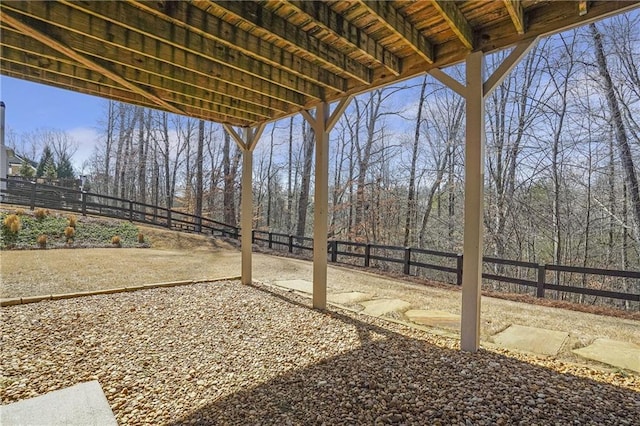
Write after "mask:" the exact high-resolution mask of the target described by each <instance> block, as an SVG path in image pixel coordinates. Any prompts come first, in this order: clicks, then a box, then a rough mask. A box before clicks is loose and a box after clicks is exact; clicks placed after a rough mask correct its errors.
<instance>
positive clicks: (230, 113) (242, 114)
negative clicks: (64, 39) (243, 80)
mask: <svg viewBox="0 0 640 426" xmlns="http://www.w3.org/2000/svg"><path fill="white" fill-rule="evenodd" d="M5 34H6V33H3V36H4V35H5ZM6 41H7V40H6V38H5V37H3V39H2V48H1V51H2V58H3V59H4V60H6V61H9V62H13V63H16V64H20V65H24V66H27V67H31V68H34V69H42V70H47V71H51V72H53V73H55V74H57V75H61V76H69V77H73V78H80V79H81V80H84V81H87V82H99V83H100V84H104V85H106V86H108V87H112V88H121V86H120V85H119V84H117V83H115V82H113V81H112V80H106V78H105V77H103V76H102V75H100V74H97V73H96V72H95V71H92V70H90V69H88V68H86V67H83V66H80V65H76V64H73V63H70V62H66V61H64V60H60V59H57V58H55V59H52V58H54V56H52V55H42V56H41V55H40V54H39V53H36V54H34V52H33V51H29V52H26V51H24V50H21V49H19V48H14V47H13V46H9V45H7V44H6ZM121 75H123V76H126V77H127V78H129V77H131V80H130V81H132V82H134V83H136V84H142V85H145V84H147V80H145V78H149V79H151V80H153V79H157V78H158V77H155V76H149V75H146V76H144V75H142V73H138V72H133V71H132V70H130V69H128V68H124V67H123V69H122V73H121ZM152 84H153V81H149V87H153V86H152ZM156 91H157V93H158V94H159V95H161V96H162V97H163V99H168V100H170V101H171V102H172V103H174V104H176V105H179V106H180V108H181V109H182V110H183V111H182V114H186V115H192V112H193V111H210V112H212V113H215V114H216V115H218V116H220V117H226V119H227V120H229V119H234V120H242V121H244V122H258V121H263V120H265V119H269V118H271V117H272V116H273V114H270V115H259V114H254V113H248V112H246V111H240V110H238V109H235V108H232V107H229V106H227V105H226V104H221V103H215V102H211V101H210V100H206V99H199V98H197V99H196V98H195V97H193V96H189V93H183V92H180V91H169V90H167V89H164V88H162V87H159V88H157V89H156ZM155 108H158V106H157V105H156V106H155ZM189 111H192V112H189Z"/></svg>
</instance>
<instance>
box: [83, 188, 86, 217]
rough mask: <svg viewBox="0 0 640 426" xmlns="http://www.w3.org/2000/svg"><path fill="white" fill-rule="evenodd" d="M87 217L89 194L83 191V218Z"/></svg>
mask: <svg viewBox="0 0 640 426" xmlns="http://www.w3.org/2000/svg"><path fill="white" fill-rule="evenodd" d="M86 215H87V193H86V192H85V191H82V216H86Z"/></svg>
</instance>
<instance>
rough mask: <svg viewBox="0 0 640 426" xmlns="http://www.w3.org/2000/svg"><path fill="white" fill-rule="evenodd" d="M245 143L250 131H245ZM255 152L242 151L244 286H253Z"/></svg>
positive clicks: (241, 219) (241, 223) (241, 222)
mask: <svg viewBox="0 0 640 426" xmlns="http://www.w3.org/2000/svg"><path fill="white" fill-rule="evenodd" d="M243 137H244V139H245V141H246V140H247V137H248V129H244V132H243ZM252 227H253V151H251V150H248V149H244V150H243V151H242V200H241V206H240V229H241V232H242V243H241V244H242V274H241V275H242V284H251V282H252V276H251V244H252V241H251V239H252V236H253V232H251V228H252Z"/></svg>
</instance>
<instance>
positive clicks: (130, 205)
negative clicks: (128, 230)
mask: <svg viewBox="0 0 640 426" xmlns="http://www.w3.org/2000/svg"><path fill="white" fill-rule="evenodd" d="M129 221H130V222H133V201H131V200H129Z"/></svg>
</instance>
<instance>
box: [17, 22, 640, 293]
mask: <svg viewBox="0 0 640 426" xmlns="http://www.w3.org/2000/svg"><path fill="white" fill-rule="evenodd" d="M639 28H640V16H639V14H638V13H628V14H625V15H621V16H618V17H615V18H611V19H609V20H606V21H603V22H601V23H598V24H597V25H591V26H588V27H584V28H581V29H578V30H574V31H571V32H566V33H563V34H559V35H556V36H553V37H551V38H547V39H543V40H541V41H540V43H539V44H538V45H537V46H536V47H535V48H534V49H532V51H531V52H530V53H529V54H528V56H527V57H526V59H525V60H523V61H522V63H521V64H520V65H518V66H517V67H516V68H515V70H514V71H513V72H512V73H511V74H510V76H509V77H508V78H506V79H505V81H504V82H503V83H502V84H501V85H500V86H499V87H498V89H497V90H495V91H494V92H493V93H492V94H491V95H490V96H489V97H488V99H487V100H486V114H487V122H488V125H487V129H486V136H487V144H486V172H487V173H486V182H485V184H486V187H485V191H486V193H485V211H484V224H485V229H486V237H485V238H486V241H485V253H486V254H487V255H490V256H494V257H497V258H504V259H514V260H523V261H527V262H534V263H555V264H563V265H575V266H583V267H594V268H610V269H620V270H629V269H631V270H633V269H635V270H637V269H639V268H640V195H639V190H638V174H639V171H638V164H640V120H639V119H638V117H639V116H640V74H639V73H638V69H639V67H640V31H638V29H639ZM605 52H606V53H605ZM505 54H506V53H504V52H503V53H497V54H495V55H491V56H488V57H487V63H488V66H489V67H491V66H492V63H497V62H498V59H499V57H501V56H504V55H505ZM587 58H588V59H587ZM590 64H597V66H593V65H590ZM447 72H448V73H450V74H451V75H452V76H454V77H455V78H457V79H458V80H461V81H462V80H463V79H464V72H463V68H462V66H458V67H452V68H449V69H448V70H447ZM270 126H271V127H270V128H269V127H268V128H267V130H266V131H265V132H264V134H263V136H262V139H261V141H260V142H259V144H258V147H257V148H256V152H255V158H254V188H253V191H254V202H255V203H254V228H255V229H263V230H271V231H274V232H282V233H285V234H295V235H309V234H310V231H311V227H312V223H311V222H312V213H313V191H312V188H313V186H312V185H311V182H312V180H313V173H312V170H313V162H314V161H313V155H314V150H313V147H314V137H313V132H312V130H311V129H310V128H309V127H308V125H306V124H305V123H304V120H303V119H302V117H300V116H296V117H292V118H288V119H284V120H281V121H278V122H276V123H274V124H272V125H270ZM100 127H101V134H102V139H101V141H100V144H99V146H98V149H97V150H96V152H95V155H94V156H93V158H92V160H91V162H90V164H89V165H88V169H87V170H88V176H89V185H90V188H91V191H93V192H98V193H104V194H109V195H113V196H118V197H121V198H129V199H132V200H135V201H140V202H142V203H149V204H156V205H163V206H166V207H167V208H177V209H182V210H184V211H185V212H189V213H194V214H199V213H200V211H202V213H203V215H205V216H210V217H211V218H212V219H215V220H220V221H223V222H225V223H228V224H231V225H236V224H237V222H238V215H239V208H238V206H239V202H240V188H239V176H240V168H241V161H240V159H241V153H240V152H239V150H238V149H237V147H236V146H235V144H234V143H232V141H231V139H230V137H229V136H228V135H227V134H226V133H225V132H224V131H223V130H222V127H221V126H219V125H217V124H213V123H209V122H203V121H198V120H195V119H189V118H186V117H183V116H178V115H173V114H170V113H166V112H159V111H155V110H150V109H146V108H142V107H138V106H132V105H128V104H123V103H117V102H113V101H108V102H106V107H105V115H104V120H103V122H101V123H100ZM14 139H15V140H14V141H13V145H14V147H15V148H16V150H17V152H20V153H22V154H25V155H27V156H29V155H28V154H31V153H34V154H35V153H36V152H41V150H42V149H43V148H44V143H42V141H40V142H38V141H28V140H24V139H20V138H19V137H17V136H15V135H14ZM8 142H9V144H11V142H12V141H11V140H9V141H8ZM38 143H39V145H37V144H38ZM463 144H464V101H463V100H462V99H461V98H460V97H459V96H458V95H456V94H455V93H454V92H452V91H451V90H449V89H447V88H445V86H443V85H442V84H440V83H439V82H437V81H436V80H435V79H433V78H431V77H429V76H427V77H421V78H417V79H413V80H408V81H406V82H405V83H403V85H401V86H399V85H396V86H392V87H386V88H382V89H377V90H374V91H372V92H370V93H367V94H363V95H360V96H357V97H356V98H355V99H354V101H353V102H352V104H351V105H350V107H349V108H348V109H347V111H346V113H345V114H344V117H343V118H342V119H341V120H340V121H339V123H338V125H337V126H336V127H335V129H334V130H333V132H332V133H331V145H330V150H331V151H330V152H331V155H330V173H331V174H330V180H331V182H330V186H331V188H330V200H329V202H330V209H331V210H330V214H329V217H330V224H329V234H330V238H336V239H338V238H339V239H342V240H350V241H354V242H375V243H379V244H390V245H403V246H413V247H420V248H428V249H433V250H443V251H452V252H460V251H461V244H462V229H463V227H462V217H463V216H462V206H463V188H462V181H463V173H464V168H463V166H464V158H463ZM58 155H63V154H58ZM31 158H35V157H33V156H31ZM500 267H501V266H500V265H496V268H500ZM634 285H635V284H634ZM625 290H627V289H625ZM628 290H633V289H628ZM635 291H638V289H635Z"/></svg>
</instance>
